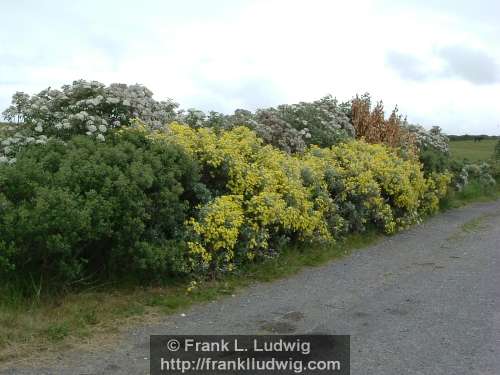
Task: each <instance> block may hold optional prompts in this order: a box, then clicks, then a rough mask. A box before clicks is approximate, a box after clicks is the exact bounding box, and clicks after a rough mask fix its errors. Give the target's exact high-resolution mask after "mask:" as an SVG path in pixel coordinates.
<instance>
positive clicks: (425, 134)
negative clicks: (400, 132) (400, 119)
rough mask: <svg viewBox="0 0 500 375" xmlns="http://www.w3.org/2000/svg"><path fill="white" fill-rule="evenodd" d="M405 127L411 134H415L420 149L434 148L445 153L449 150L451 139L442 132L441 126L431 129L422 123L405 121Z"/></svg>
mask: <svg viewBox="0 0 500 375" xmlns="http://www.w3.org/2000/svg"><path fill="white" fill-rule="evenodd" d="M403 127H404V128H406V129H407V130H408V131H409V132H410V133H411V134H413V135H415V137H416V142H417V146H418V148H419V149H421V150H423V149H429V148H433V149H435V150H437V151H439V152H442V153H444V154H448V152H449V142H450V141H449V139H448V137H447V136H446V135H445V134H443V133H442V131H441V128H440V127H439V126H434V127H432V128H431V129H430V130H426V129H425V128H424V127H423V126H421V125H413V124H408V123H407V122H405V123H403Z"/></svg>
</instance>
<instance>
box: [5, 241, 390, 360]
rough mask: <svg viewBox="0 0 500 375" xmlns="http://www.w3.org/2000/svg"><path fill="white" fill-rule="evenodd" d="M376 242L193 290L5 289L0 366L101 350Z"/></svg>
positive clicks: (181, 285)
mask: <svg viewBox="0 0 500 375" xmlns="http://www.w3.org/2000/svg"><path fill="white" fill-rule="evenodd" d="M380 238H381V236H380V235H378V234H376V233H374V232H368V233H364V234H362V235H351V236H349V237H348V238H347V239H346V240H344V241H342V242H338V243H337V244H335V245H329V246H326V245H322V246H320V245H314V246H312V245H309V246H303V247H290V248H286V249H284V251H283V252H282V253H280V254H279V256H277V257H275V258H270V259H267V260H265V261H263V262H261V263H254V264H250V265H248V266H246V267H244V268H243V269H241V270H240V271H239V272H238V273H236V274H231V275H227V276H224V277H221V278H219V279H217V280H206V281H198V282H197V285H196V287H195V288H194V289H192V290H191V291H188V287H189V286H190V285H191V282H190V281H189V280H184V281H177V282H176V283H175V284H173V285H172V284H171V285H168V286H157V287H148V288H138V287H134V288H132V287H118V286H109V285H107V286H103V287H102V288H100V290H96V289H94V290H92V291H86V292H85V291H84V292H79V293H69V294H66V295H62V296H40V297H38V298H33V299H30V300H27V299H23V298H22V297H20V296H19V295H17V294H16V293H15V291H14V290H7V289H5V287H4V290H0V362H3V361H11V360H15V359H18V360H19V359H21V358H23V357H25V356H26V355H27V354H30V353H31V354H33V353H35V354H36V355H37V356H38V357H39V358H40V356H41V355H42V353H44V352H45V353H46V354H47V355H48V356H49V357H50V355H51V353H57V351H59V350H61V349H67V348H71V347H80V346H82V345H83V346H84V347H87V348H89V347H90V348H92V347H101V346H102V345H106V343H108V344H109V343H110V342H112V341H113V339H114V338H115V336H116V334H117V333H118V332H119V330H120V328H122V327H127V326H131V325H134V324H147V323H153V322H157V321H159V319H160V317H161V316H164V315H165V314H170V313H173V312H176V311H179V310H180V309H185V308H187V307H188V306H190V305H192V304H194V303H203V302H208V301H212V300H215V299H217V298H219V297H221V296H225V295H231V294H233V293H236V292H237V290H238V289H241V288H243V287H246V286H248V285H251V284H252V283H255V282H270V281H273V280H276V279H279V278H283V277H287V276H290V275H293V274H294V273H297V272H298V271H300V270H302V269H303V268H304V267H314V266H319V265H322V264H324V263H326V262H328V261H330V260H333V259H336V258H340V257H343V256H345V255H347V254H349V253H351V252H352V251H353V250H355V249H359V248H362V247H365V246H367V245H369V244H372V243H374V242H375V241H377V240H378V239H380ZM90 338H92V340H90ZM111 345H112V344H111ZM0 367H1V366H0Z"/></svg>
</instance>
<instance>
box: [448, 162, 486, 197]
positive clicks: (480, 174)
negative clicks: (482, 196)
mask: <svg viewBox="0 0 500 375" xmlns="http://www.w3.org/2000/svg"><path fill="white" fill-rule="evenodd" d="M491 172H492V168H491V165H490V164H488V163H486V162H482V163H480V164H465V165H464V166H463V167H462V169H461V170H460V172H459V173H456V175H455V179H454V184H455V188H456V189H457V190H458V191H462V190H463V189H464V188H465V187H466V186H467V185H469V184H470V183H472V182H475V183H478V184H479V185H480V186H481V187H483V188H486V189H488V188H491V187H493V186H495V185H496V181H495V179H494V178H493V176H492V175H491Z"/></svg>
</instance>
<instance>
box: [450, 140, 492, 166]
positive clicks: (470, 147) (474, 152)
mask: <svg viewBox="0 0 500 375" xmlns="http://www.w3.org/2000/svg"><path fill="white" fill-rule="evenodd" d="M497 142H498V140H497V139H485V140H483V141H480V142H474V141H451V142H450V153H451V157H452V158H453V159H455V160H463V159H467V160H469V161H482V160H491V158H492V157H493V152H494V149H495V145H496V144H497Z"/></svg>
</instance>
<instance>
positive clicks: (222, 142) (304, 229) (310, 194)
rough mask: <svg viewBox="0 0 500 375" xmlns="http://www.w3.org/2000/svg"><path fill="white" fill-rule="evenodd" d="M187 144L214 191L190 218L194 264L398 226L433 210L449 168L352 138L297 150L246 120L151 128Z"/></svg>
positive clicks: (224, 264)
mask: <svg viewBox="0 0 500 375" xmlns="http://www.w3.org/2000/svg"><path fill="white" fill-rule="evenodd" d="M151 137H153V138H155V139H159V140H162V139H164V140H168V141H169V142H175V143H177V144H179V145H182V146H183V147H184V148H185V149H186V150H187V151H188V153H190V154H191V155H192V156H193V157H194V158H195V159H196V160H198V161H199V162H200V164H201V167H202V181H203V183H205V184H206V185H207V187H208V188H209V189H210V190H211V191H212V193H213V198H212V199H210V200H209V201H208V202H207V203H206V204H203V205H201V206H200V207H198V210H197V213H196V214H195V215H194V217H192V218H191V219H190V220H188V221H187V223H186V224H187V228H188V229H189V233H191V234H190V242H189V243H188V247H189V252H190V258H191V260H192V261H193V264H194V265H195V266H202V267H204V268H211V269H212V270H215V269H226V270H231V269H233V268H234V266H235V264H236V263H238V262H241V261H244V260H245V259H253V258H254V257H255V256H258V255H262V254H266V252H271V251H273V250H276V249H275V247H276V246H277V245H276V244H277V243H278V242H279V241H278V240H279V239H283V238H284V239H288V240H297V241H312V240H319V241H332V240H334V238H337V237H339V236H342V235H344V234H345V233H348V232H352V231H363V230H365V229H366V228H367V227H369V226H375V227H378V228H380V229H381V230H382V231H384V232H386V233H393V232H395V231H396V230H398V229H400V228H404V227H407V226H408V225H410V224H411V223H414V222H418V221H419V220H421V218H422V216H423V215H426V214H430V213H432V212H435V211H436V210H437V208H438V204H439V199H440V198H441V197H443V196H444V194H446V190H447V186H448V184H449V181H450V179H449V176H448V175H447V174H442V175H432V176H430V177H429V178H427V179H426V178H425V177H424V174H423V172H422V170H421V165H420V164H419V162H418V161H417V160H416V159H414V158H409V159H403V158H401V157H400V156H398V154H397V150H395V149H391V148H388V147H387V146H384V145H378V144H368V143H365V142H364V141H351V142H348V143H342V144H339V145H336V146H333V147H331V148H320V147H317V146H312V147H310V148H309V149H308V150H307V151H306V152H305V153H303V154H301V155H290V154H287V153H284V152H282V151H280V150H278V149H276V148H274V147H272V146H270V145H267V146H265V145H263V142H262V140H261V139H260V138H258V137H257V136H256V134H255V133H254V132H253V131H251V130H249V129H248V128H246V127H236V128H234V129H232V130H229V131H216V130H214V129H210V128H198V129H194V128H190V127H188V126H186V125H182V124H178V123H172V124H170V125H169V126H168V127H166V128H165V129H163V130H161V131H157V132H155V133H152V134H151Z"/></svg>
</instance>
